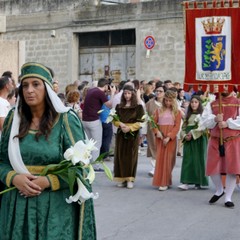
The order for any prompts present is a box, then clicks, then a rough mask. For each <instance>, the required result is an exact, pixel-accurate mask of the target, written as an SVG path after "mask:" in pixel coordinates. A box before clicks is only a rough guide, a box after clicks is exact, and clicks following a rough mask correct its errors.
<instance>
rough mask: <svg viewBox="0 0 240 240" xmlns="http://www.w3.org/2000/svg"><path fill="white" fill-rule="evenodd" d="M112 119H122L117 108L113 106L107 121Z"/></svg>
mask: <svg viewBox="0 0 240 240" xmlns="http://www.w3.org/2000/svg"><path fill="white" fill-rule="evenodd" d="M112 121H120V118H119V116H118V115H117V113H116V110H115V108H112V109H111V110H110V112H109V115H108V117H107V119H106V123H110V122H112Z"/></svg>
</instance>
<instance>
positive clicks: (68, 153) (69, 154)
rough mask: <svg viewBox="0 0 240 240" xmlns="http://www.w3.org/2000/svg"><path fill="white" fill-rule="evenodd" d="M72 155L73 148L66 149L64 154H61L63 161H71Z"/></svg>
mask: <svg viewBox="0 0 240 240" xmlns="http://www.w3.org/2000/svg"><path fill="white" fill-rule="evenodd" d="M73 155H74V151H73V147H70V148H68V149H67V150H66V151H65V153H64V154H63V157H64V159H66V160H69V161H70V160H72V158H73Z"/></svg>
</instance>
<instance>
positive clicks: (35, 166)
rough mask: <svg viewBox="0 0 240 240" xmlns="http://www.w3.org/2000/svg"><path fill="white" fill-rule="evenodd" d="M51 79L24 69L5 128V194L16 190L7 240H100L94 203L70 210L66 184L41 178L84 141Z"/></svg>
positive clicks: (31, 66) (6, 214)
mask: <svg viewBox="0 0 240 240" xmlns="http://www.w3.org/2000/svg"><path fill="white" fill-rule="evenodd" d="M52 78H53V73H52V71H51V69H49V68H47V67H45V66H43V65H42V64H38V63H26V64H24V65H23V66H22V69H21V84H20V87H19V99H18V101H17V104H16V109H15V110H12V111H11V112H10V113H9V115H8V117H7V118H6V120H5V123H4V130H3V133H2V139H1V145H0V179H1V181H3V183H4V184H5V185H6V188H7V187H14V186H15V187H16V189H14V190H12V191H9V192H7V193H5V194H4V195H3V198H2V206H1V210H0V222H1V225H2V227H1V228H0V239H2V240H26V239H28V240H36V239H39V240H41V239H42V240H50V239H51V240H52V239H58V240H61V239H62V240H66V239H67V240H68V239H69V240H75V239H83V240H89V239H91V240H94V239H96V229H95V217H94V209H93V203H92V199H89V200H87V201H86V202H84V203H82V204H81V205H79V204H78V203H71V204H68V203H66V198H68V197H69V196H70V195H71V194H70V191H69V186H68V185H67V184H66V183H65V182H64V181H63V180H61V179H60V178H59V177H58V176H57V175H52V174H49V175H47V176H39V173H40V172H41V171H42V170H43V169H44V167H45V166H46V165H49V164H57V163H59V162H60V161H61V160H63V154H64V152H65V151H66V149H68V148H69V147H70V146H72V145H73V144H74V143H75V142H77V141H79V140H83V139H85V134H84V130H83V127H82V124H81V122H80V120H79V118H78V117H77V116H76V114H75V113H74V112H73V111H71V110H69V108H67V107H64V106H63V104H62V103H61V101H60V99H59V98H58V97H57V95H56V94H55V92H54V91H53V90H52ZM89 190H90V189H89Z"/></svg>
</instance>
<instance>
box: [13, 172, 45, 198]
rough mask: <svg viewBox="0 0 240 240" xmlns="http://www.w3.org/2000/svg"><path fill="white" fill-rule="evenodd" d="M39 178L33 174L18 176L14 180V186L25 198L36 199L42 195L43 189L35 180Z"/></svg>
mask: <svg viewBox="0 0 240 240" xmlns="http://www.w3.org/2000/svg"><path fill="white" fill-rule="evenodd" d="M37 178H38V177H37V176H34V175H31V174H17V175H16V176H15V177H14V178H13V181H12V183H13V185H14V186H15V187H16V188H17V189H18V190H19V192H20V194H21V195H24V196H25V197H35V196H37V195H39V194H41V191H42V189H41V187H40V186H38V185H37V184H36V183H34V182H33V180H35V179H37Z"/></svg>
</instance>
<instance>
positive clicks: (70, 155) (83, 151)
mask: <svg viewBox="0 0 240 240" xmlns="http://www.w3.org/2000/svg"><path fill="white" fill-rule="evenodd" d="M95 144H96V142H95V141H94V140H93V139H90V140H86V142H84V141H82V140H80V141H78V142H76V143H75V145H74V146H73V147H71V148H69V149H67V150H66V152H65V153H64V158H65V159H66V160H71V161H72V164H73V165H76V164H77V163H79V162H82V163H84V164H85V165H88V164H89V163H90V160H91V158H92V154H91V152H92V151H94V150H97V148H96V147H95V146H94V145H95Z"/></svg>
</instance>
